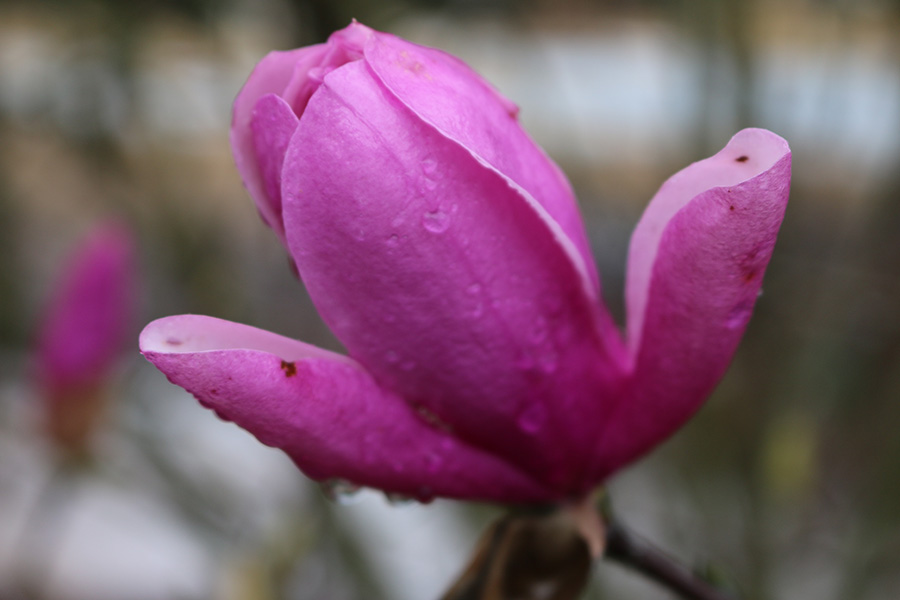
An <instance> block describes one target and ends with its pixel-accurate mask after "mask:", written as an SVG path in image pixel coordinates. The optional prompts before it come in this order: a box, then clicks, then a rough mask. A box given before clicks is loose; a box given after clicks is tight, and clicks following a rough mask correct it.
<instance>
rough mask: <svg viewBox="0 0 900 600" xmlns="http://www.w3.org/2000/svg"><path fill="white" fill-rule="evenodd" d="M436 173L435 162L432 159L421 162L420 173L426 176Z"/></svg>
mask: <svg viewBox="0 0 900 600" xmlns="http://www.w3.org/2000/svg"><path fill="white" fill-rule="evenodd" d="M435 171H437V161H436V160H434V159H433V158H426V159H425V160H423V161H422V172H423V173H425V174H426V175H433V174H434V172H435Z"/></svg>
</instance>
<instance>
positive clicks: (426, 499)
mask: <svg viewBox="0 0 900 600" xmlns="http://www.w3.org/2000/svg"><path fill="white" fill-rule="evenodd" d="M416 499H417V500H418V501H419V502H421V503H422V504H430V503H431V502H432V501H433V500H434V490H433V489H431V488H430V487H428V486H427V485H423V486H419V489H418V490H417V491H416Z"/></svg>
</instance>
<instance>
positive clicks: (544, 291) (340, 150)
mask: <svg viewBox="0 0 900 600" xmlns="http://www.w3.org/2000/svg"><path fill="white" fill-rule="evenodd" d="M283 192H284V198H283V201H284V215H285V226H286V229H287V232H288V243H289V246H290V249H291V252H292V255H293V257H294V259H295V261H296V264H297V266H298V269H299V271H300V274H301V277H302V278H303V281H304V283H305V284H306V286H307V289H308V290H309V292H310V295H311V297H312V298H313V301H314V302H315V303H316V306H317V308H318V309H319V311H320V313H321V314H322V316H323V318H324V320H325V321H326V323H328V325H329V327H330V328H331V329H332V331H333V332H334V333H335V335H337V337H338V338H339V339H340V340H341V341H342V342H343V343H344V344H345V345H346V346H347V348H348V350H349V352H350V354H351V356H353V358H355V359H356V360H358V361H360V362H361V363H362V364H363V365H365V366H366V368H367V369H368V370H369V371H370V372H371V373H373V374H374V375H375V377H376V378H377V379H378V381H379V383H380V384H381V385H383V386H384V387H386V388H388V389H392V390H394V391H396V392H398V393H399V394H400V395H402V396H403V397H404V398H405V399H406V400H407V401H409V402H411V403H413V404H417V405H421V406H425V407H427V408H428V409H429V410H430V411H431V412H433V413H435V414H436V415H437V416H438V417H439V418H440V419H442V420H443V421H445V422H446V423H448V424H449V425H451V426H452V427H454V430H455V431H456V432H457V433H458V434H459V435H460V436H461V437H463V438H465V439H467V440H469V441H471V442H472V443H474V444H476V445H478V446H479V447H482V448H486V449H489V450H491V451H493V452H495V453H497V454H499V455H501V456H504V457H507V458H509V459H510V460H514V461H516V462H517V464H521V465H523V466H524V467H525V468H527V469H529V470H530V472H532V473H534V474H536V476H539V477H542V478H544V480H545V481H550V480H553V482H554V485H559V486H566V485H569V484H571V481H572V480H573V479H575V478H577V477H579V476H580V474H581V471H582V469H583V465H582V464H580V463H578V462H577V461H572V460H571V457H572V456H582V455H584V453H585V452H586V451H587V449H588V448H589V447H590V446H591V445H592V444H593V441H594V440H595V439H596V434H597V431H596V429H597V427H598V426H599V424H600V423H602V422H604V419H603V415H604V414H605V411H606V410H607V409H608V406H609V402H608V401H609V398H610V397H611V396H612V393H613V392H612V391H611V388H612V387H614V386H615V385H616V383H615V380H616V377H617V376H618V371H617V360H618V358H619V356H618V354H617V352H618V350H619V348H618V346H617V342H618V338H617V332H616V331H615V330H614V329H612V328H610V327H608V323H607V321H606V320H604V316H603V315H604V314H605V313H601V312H600V311H601V310H602V309H601V307H600V306H599V305H598V304H597V303H596V301H595V299H594V298H593V296H592V293H591V285H590V283H589V281H588V280H587V279H586V277H585V276H584V275H583V274H582V272H581V270H580V268H581V267H583V263H582V262H581V260H580V258H579V257H578V254H577V252H576V251H575V250H574V249H573V248H572V246H571V243H570V242H569V240H568V238H567V237H566V236H565V235H564V234H563V233H561V232H559V228H558V226H556V225H555V223H554V222H553V221H552V220H551V219H548V218H547V217H546V213H545V212H543V211H542V209H541V207H540V205H538V204H536V203H535V202H534V200H533V199H531V198H530V197H529V196H528V194H527V193H526V192H524V191H523V190H522V189H521V188H519V187H517V186H515V184H514V183H512V182H510V181H509V180H508V179H506V178H504V177H503V176H501V175H500V174H498V173H497V172H496V171H495V170H494V169H493V168H491V167H490V166H489V165H486V164H485V163H484V162H483V161H481V160H479V158H478V157H475V156H473V155H472V153H471V152H470V151H469V150H468V149H466V148H465V147H462V146H460V145H459V144H458V143H457V142H456V141H454V140H451V139H448V138H447V137H446V136H445V135H443V134H442V133H441V132H440V131H437V130H435V129H434V128H433V127H431V126H429V125H427V124H425V123H423V122H422V121H421V119H420V118H418V117H417V116H416V115H415V114H414V113H412V112H411V111H408V110H406V109H405V108H404V107H403V106H402V105H400V104H399V103H398V102H397V100H396V99H395V98H394V97H393V96H392V95H391V94H390V92H389V91H388V90H386V89H384V87H383V86H382V84H381V83H380V82H379V81H378V80H377V79H376V78H374V77H373V76H372V73H371V71H370V70H369V69H368V68H367V67H366V65H365V64H363V63H361V62H356V63H351V64H347V65H345V66H343V67H341V68H339V69H336V70H335V71H333V72H332V73H331V74H329V75H328V76H326V78H325V82H324V83H323V85H322V87H320V88H319V90H318V91H317V92H316V93H315V94H314V95H313V97H312V98H311V100H310V102H309V104H308V105H307V108H306V111H305V112H304V114H303V116H302V118H301V120H300V126H299V128H298V129H297V133H296V134H295V135H294V138H293V140H292V141H291V146H290V148H289V150H288V154H287V158H286V161H285V169H284V189H283Z"/></svg>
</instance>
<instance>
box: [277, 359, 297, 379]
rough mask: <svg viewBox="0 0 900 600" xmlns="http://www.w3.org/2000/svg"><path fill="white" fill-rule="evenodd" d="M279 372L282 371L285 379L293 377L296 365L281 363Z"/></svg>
mask: <svg viewBox="0 0 900 600" xmlns="http://www.w3.org/2000/svg"><path fill="white" fill-rule="evenodd" d="M281 370H282V371H284V376H285V377H293V376H294V375H296V374H297V365H296V364H295V363H293V362H288V361H286V360H283V361H281Z"/></svg>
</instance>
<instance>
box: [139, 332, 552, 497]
mask: <svg viewBox="0 0 900 600" xmlns="http://www.w3.org/2000/svg"><path fill="white" fill-rule="evenodd" d="M140 344H141V351H142V352H143V353H144V355H145V356H146V357H147V359H148V360H150V362H152V363H153V364H154V365H156V367H157V368H159V369H160V370H161V371H162V372H163V373H165V374H166V376H167V377H168V378H169V380H170V381H172V382H173V383H175V384H177V385H180V386H182V387H184V388H185V389H186V390H188V391H189V392H191V393H192V394H194V395H195V396H196V397H197V399H198V400H200V402H201V403H202V404H203V405H204V406H207V407H208V408H211V409H213V410H215V411H216V413H217V414H218V415H219V416H220V417H222V418H223V419H226V420H229V421H234V422H235V423H237V424H238V425H240V426H241V427H243V428H245V429H247V430H248V431H250V432H251V433H252V434H254V435H255V436H256V437H257V438H258V439H259V440H260V441H261V442H263V443H264V444H267V445H270V446H275V447H278V448H281V449H282V450H284V451H285V452H286V453H287V454H288V455H289V456H290V457H291V458H292V459H293V460H294V461H295V462H296V463H297V465H298V466H299V467H300V468H301V469H302V470H303V471H304V472H305V473H306V474H307V475H309V476H310V477H313V478H314V479H319V480H322V479H328V478H340V479H345V480H348V481H350V482H353V483H356V484H359V485H365V486H372V487H376V488H379V489H382V490H385V491H388V492H395V493H399V494H404V495H409V496H413V497H417V498H420V499H430V498H431V497H433V496H435V495H440V496H446V497H453V498H462V499H478V500H491V501H503V502H534V501H541V500H545V499H547V498H548V497H550V496H551V495H550V494H549V493H548V492H547V491H546V490H543V489H541V488H540V487H539V486H538V485H537V484H535V483H534V482H533V481H532V480H530V479H529V478H527V477H526V476H524V475H522V474H521V473H519V472H518V471H516V470H515V469H513V468H512V467H510V466H509V465H508V464H507V463H504V462H503V461H501V460H499V459H497V458H495V457H493V456H491V455H489V454H486V453H484V452H481V451H479V450H476V449H473V448H471V447H470V446H468V445H466V444H464V443H462V442H460V441H459V440H457V439H456V438H454V437H453V436H452V435H451V434H450V433H449V432H447V431H445V430H443V429H440V428H438V427H435V426H432V425H429V424H428V423H426V421H425V420H423V419H421V418H419V417H418V416H416V415H415V414H414V412H413V411H412V410H411V409H410V408H409V406H407V405H406V404H405V403H404V402H403V401H402V400H401V399H400V398H398V397H397V396H395V395H394V394H391V393H389V392H386V391H384V390H382V389H381V388H379V386H378V385H377V384H376V383H375V381H374V380H373V379H372V377H371V376H370V375H369V374H368V373H366V371H365V370H364V369H363V368H362V367H360V366H359V365H358V364H357V363H355V362H354V361H352V360H350V359H348V358H346V357H343V356H340V355H337V354H333V353H331V352H327V351H325V350H321V349H319V348H315V347H313V346H310V345H308V344H303V343H301V342H297V341H295V340H291V339H288V338H284V337H281V336H278V335H275V334H273V333H269V332H266V331H261V330H259V329H254V328H252V327H248V326H245V325H239V324H236V323H230V322H228V321H222V320H219V319H214V318H211V317H202V316H195V315H182V316H176V317H168V318H164V319H160V320H157V321H154V322H152V323H150V324H149V325H148V326H147V327H146V328H145V329H144V331H143V333H142V334H141V339H140Z"/></svg>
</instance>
